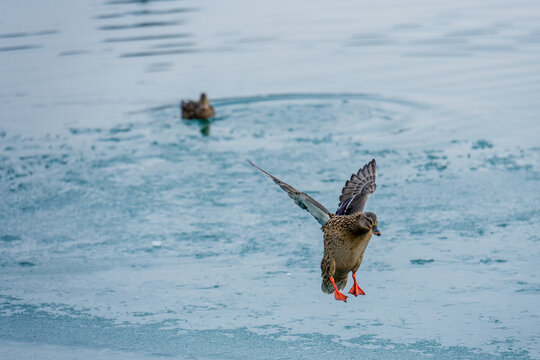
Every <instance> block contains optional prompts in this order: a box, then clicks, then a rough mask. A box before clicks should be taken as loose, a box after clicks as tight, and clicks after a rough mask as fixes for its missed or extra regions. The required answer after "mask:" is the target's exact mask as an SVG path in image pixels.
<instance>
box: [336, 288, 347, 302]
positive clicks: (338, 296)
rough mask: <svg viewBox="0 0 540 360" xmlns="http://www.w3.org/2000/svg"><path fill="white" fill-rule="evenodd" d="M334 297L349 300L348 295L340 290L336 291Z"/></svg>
mask: <svg viewBox="0 0 540 360" xmlns="http://www.w3.org/2000/svg"><path fill="white" fill-rule="evenodd" d="M334 297H335V298H336V300H341V301H345V302H347V296H345V295H343V294H342V293H340V292H339V291H334Z"/></svg>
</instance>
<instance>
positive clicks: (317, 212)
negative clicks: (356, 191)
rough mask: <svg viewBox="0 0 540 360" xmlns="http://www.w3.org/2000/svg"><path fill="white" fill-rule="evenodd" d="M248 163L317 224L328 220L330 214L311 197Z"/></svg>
mask: <svg viewBox="0 0 540 360" xmlns="http://www.w3.org/2000/svg"><path fill="white" fill-rule="evenodd" d="M248 162H249V163H250V164H251V166H253V167H255V168H256V169H258V170H259V171H261V172H262V173H263V174H265V175H266V176H268V177H269V178H270V179H272V180H273V181H274V182H275V183H276V184H278V185H279V187H280V188H281V189H283V190H284V191H285V192H287V194H288V195H289V197H290V198H291V199H293V200H294V202H295V203H296V205H298V206H300V207H301V208H302V209H304V210H307V211H309V213H310V214H311V215H313V217H314V218H315V219H317V221H318V222H319V224H321V225H324V224H326V222H327V221H328V220H329V219H330V216H331V214H330V212H329V211H328V210H326V208H325V207H324V206H322V205H321V204H319V203H318V202H317V201H315V199H313V198H312V197H311V196H309V195H308V194H306V193H303V192H300V191H298V190H296V189H295V188H293V187H292V186H291V185H289V184H287V183H284V182H283V181H281V180H279V179H278V178H277V177H275V176H272V175H270V174H269V173H267V172H266V171H264V170H263V169H261V168H260V167H258V166H257V165H255V164H254V163H252V162H251V160H249V159H248Z"/></svg>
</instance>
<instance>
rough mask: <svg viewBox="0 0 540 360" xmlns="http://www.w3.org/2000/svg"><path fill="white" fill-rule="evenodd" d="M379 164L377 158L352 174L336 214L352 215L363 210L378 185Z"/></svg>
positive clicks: (344, 188) (342, 193)
mask: <svg viewBox="0 0 540 360" xmlns="http://www.w3.org/2000/svg"><path fill="white" fill-rule="evenodd" d="M376 178H377V164H376V163H375V159H373V160H371V161H370V162H368V163H367V164H366V165H364V167H363V168H361V169H360V170H358V172H357V173H356V174H352V175H351V178H350V180H347V182H346V183H345V186H344V187H343V190H342V191H341V196H340V197H339V205H338V206H339V208H338V210H337V211H336V215H350V214H354V213H357V212H363V211H364V206H365V205H366V201H367V199H368V197H369V196H370V195H371V194H373V192H374V191H375V189H376V188H377V185H375V179H376Z"/></svg>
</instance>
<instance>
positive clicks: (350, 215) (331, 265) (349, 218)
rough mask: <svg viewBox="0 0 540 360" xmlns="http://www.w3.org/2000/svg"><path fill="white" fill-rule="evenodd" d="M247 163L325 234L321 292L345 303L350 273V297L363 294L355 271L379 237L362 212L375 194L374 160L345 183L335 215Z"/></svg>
mask: <svg viewBox="0 0 540 360" xmlns="http://www.w3.org/2000/svg"><path fill="white" fill-rule="evenodd" d="M248 162H249V163H250V164H251V165H252V166H254V167H255V168H257V169H258V170H259V171H261V172H262V173H263V174H265V175H266V176H268V177H269V178H270V179H272V180H273V181H274V182H275V183H276V184H278V185H279V187H281V189H283V190H284V191H285V192H286V193H287V194H288V195H289V197H290V198H292V199H293V200H294V202H295V203H296V205H298V206H300V207H301V208H302V209H304V210H307V211H308V212H309V213H310V214H311V215H313V217H314V218H315V219H316V220H317V221H318V222H319V223H320V224H321V225H322V228H321V229H322V231H323V234H324V256H323V258H322V261H321V277H322V284H321V289H322V291H323V292H325V293H327V294H331V293H334V297H335V299H336V300H341V301H345V302H346V301H347V296H346V295H344V294H342V293H341V292H340V290H342V289H343V288H344V287H345V285H347V277H348V275H349V271H352V278H353V280H354V284H353V286H352V287H351V289H350V290H349V294H353V295H354V296H358V295H365V294H366V293H365V292H364V291H363V290H362V289H361V288H360V286H358V283H357V281H356V272H357V271H358V268H359V267H360V264H361V263H362V259H363V257H364V252H365V251H366V247H367V246H368V243H369V240H370V239H371V236H372V235H373V234H375V235H377V236H380V235H381V232H380V231H379V228H378V225H379V223H378V221H377V215H375V214H374V213H372V212H364V205H365V204H366V201H367V199H368V197H369V196H370V195H371V194H372V193H373V192H374V191H375V188H376V185H375V178H376V177H377V164H376V163H375V159H373V160H371V161H370V162H369V163H367V164H366V165H364V167H362V168H361V169H360V170H358V172H357V173H356V174H352V175H351V178H350V179H349V180H347V182H346V183H345V186H344V187H343V190H342V191H341V196H340V197H339V205H338V210H337V211H336V213H335V214H333V213H331V212H329V211H328V210H326V208H325V207H324V206H323V205H321V204H320V203H318V202H317V201H316V200H315V199H313V198H312V197H311V196H309V195H308V194H306V193H303V192H300V191H298V190H296V189H295V188H293V187H292V186H291V185H289V184H287V183H285V182H283V181H281V180H279V179H278V178H276V177H275V176H273V175H270V174H269V173H267V172H266V171H264V170H263V169H261V168H260V167H258V166H257V165H255V164H254V163H252V162H251V160H248Z"/></svg>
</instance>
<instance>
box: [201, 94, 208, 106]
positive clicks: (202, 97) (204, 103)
mask: <svg viewBox="0 0 540 360" xmlns="http://www.w3.org/2000/svg"><path fill="white" fill-rule="evenodd" d="M200 103H201V104H202V105H204V106H207V105H209V102H208V98H207V97H206V93H201V100H200Z"/></svg>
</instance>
